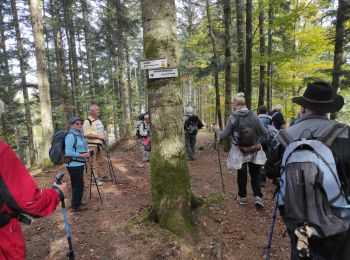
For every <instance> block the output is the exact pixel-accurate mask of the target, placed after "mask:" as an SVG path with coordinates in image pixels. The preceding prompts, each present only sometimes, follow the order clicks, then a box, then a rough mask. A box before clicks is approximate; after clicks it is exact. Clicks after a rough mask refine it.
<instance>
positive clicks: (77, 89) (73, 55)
mask: <svg viewBox="0 0 350 260" xmlns="http://www.w3.org/2000/svg"><path fill="white" fill-rule="evenodd" d="M73 4H74V3H73V1H72V0H68V1H65V2H64V3H63V10H64V20H65V24H66V28H67V31H68V35H67V44H68V47H69V51H70V62H71V64H72V72H71V75H72V77H73V78H72V81H73V82H74V88H73V91H74V97H75V100H74V102H75V106H76V107H75V110H76V113H77V114H80V113H81V86H80V78H79V69H78V55H77V49H76V43H75V42H76V41H75V28H74V22H73V10H72V8H73Z"/></svg>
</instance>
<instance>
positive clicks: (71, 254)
mask: <svg viewBox="0 0 350 260" xmlns="http://www.w3.org/2000/svg"><path fill="white" fill-rule="evenodd" d="M63 176H64V172H59V173H58V174H57V175H56V176H55V182H56V183H57V184H58V185H60V184H62V178H63ZM60 199H61V204H62V214H63V220H64V227H65V230H66V237H67V241H68V252H67V257H68V259H69V260H74V252H73V246H72V239H71V236H70V226H69V223H68V215H67V209H66V204H65V203H64V196H63V193H62V196H60Z"/></svg>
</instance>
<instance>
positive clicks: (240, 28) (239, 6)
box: [236, 0, 245, 92]
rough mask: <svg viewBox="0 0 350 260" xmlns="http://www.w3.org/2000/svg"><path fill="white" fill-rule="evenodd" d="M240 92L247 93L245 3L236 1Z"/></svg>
mask: <svg viewBox="0 0 350 260" xmlns="http://www.w3.org/2000/svg"><path fill="white" fill-rule="evenodd" d="M236 14H237V56H238V92H245V48H244V1H242V0H236Z"/></svg>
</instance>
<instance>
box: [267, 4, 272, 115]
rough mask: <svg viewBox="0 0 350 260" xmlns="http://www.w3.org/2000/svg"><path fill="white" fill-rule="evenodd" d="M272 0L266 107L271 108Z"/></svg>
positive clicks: (268, 42)
mask: <svg viewBox="0 0 350 260" xmlns="http://www.w3.org/2000/svg"><path fill="white" fill-rule="evenodd" d="M273 4H274V2H273V0H269V25H268V29H267V56H268V62H267V97H266V100H267V101H266V103H267V109H268V110H269V111H271V109H272V44H273V42H272V26H273V12H274V10H273Z"/></svg>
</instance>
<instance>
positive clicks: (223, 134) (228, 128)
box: [214, 108, 269, 138]
mask: <svg viewBox="0 0 350 260" xmlns="http://www.w3.org/2000/svg"><path fill="white" fill-rule="evenodd" d="M248 113H249V110H248V108H241V109H239V110H236V111H235V112H233V114H232V115H230V116H229V118H228V120H227V123H226V125H225V128H224V130H223V131H220V129H214V131H215V133H216V134H217V135H218V137H220V138H227V137H229V136H232V137H233V133H234V131H235V130H236V129H235V127H236V125H237V119H238V118H239V116H244V115H246V114H248ZM253 115H254V117H255V120H254V121H255V124H256V129H257V130H258V132H259V135H263V136H264V137H265V138H268V136H269V133H268V131H267V129H266V128H265V127H264V126H263V124H262V123H261V122H260V120H259V117H258V115H256V114H253Z"/></svg>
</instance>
